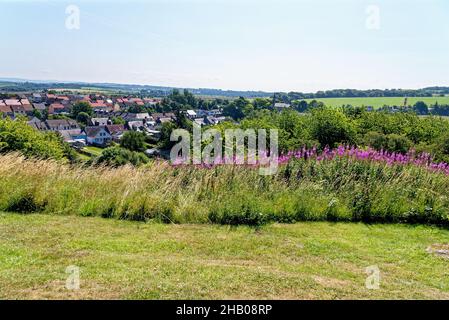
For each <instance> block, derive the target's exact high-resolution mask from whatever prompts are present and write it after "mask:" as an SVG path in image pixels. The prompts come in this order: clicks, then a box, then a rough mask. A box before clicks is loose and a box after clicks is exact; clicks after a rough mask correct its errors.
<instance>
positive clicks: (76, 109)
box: [72, 101, 94, 119]
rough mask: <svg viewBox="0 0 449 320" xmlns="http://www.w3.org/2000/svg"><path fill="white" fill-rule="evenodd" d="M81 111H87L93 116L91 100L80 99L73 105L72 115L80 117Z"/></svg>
mask: <svg viewBox="0 0 449 320" xmlns="http://www.w3.org/2000/svg"><path fill="white" fill-rule="evenodd" d="M81 112H84V113H87V114H88V115H89V116H92V114H93V112H94V111H93V109H92V106H91V105H90V103H89V102H86V101H80V102H77V103H75V104H74V105H73V108H72V117H73V118H74V119H76V118H77V117H78V114H80V113H81Z"/></svg>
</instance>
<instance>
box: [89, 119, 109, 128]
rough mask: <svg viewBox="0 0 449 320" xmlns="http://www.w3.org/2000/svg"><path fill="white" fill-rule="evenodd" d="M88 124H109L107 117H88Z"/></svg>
mask: <svg viewBox="0 0 449 320" xmlns="http://www.w3.org/2000/svg"><path fill="white" fill-rule="evenodd" d="M90 124H91V125H92V126H107V125H108V124H110V120H109V118H92V119H90Z"/></svg>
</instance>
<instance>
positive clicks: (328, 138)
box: [310, 108, 355, 148]
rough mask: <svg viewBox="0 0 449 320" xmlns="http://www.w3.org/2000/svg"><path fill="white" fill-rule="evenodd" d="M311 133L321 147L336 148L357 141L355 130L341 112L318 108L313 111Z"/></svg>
mask: <svg viewBox="0 0 449 320" xmlns="http://www.w3.org/2000/svg"><path fill="white" fill-rule="evenodd" d="M310 121H311V123H310V133H311V136H312V138H313V139H315V140H318V142H319V143H320V144H321V147H325V146H329V147H331V148H334V147H336V146H337V145H338V144H340V143H347V144H352V143H354V141H355V128H354V126H353V124H352V123H351V122H350V120H349V119H348V118H347V117H346V116H345V115H344V114H343V113H342V112H341V111H339V110H335V109H330V108H318V109H314V110H313V111H312V115H311V119H310Z"/></svg>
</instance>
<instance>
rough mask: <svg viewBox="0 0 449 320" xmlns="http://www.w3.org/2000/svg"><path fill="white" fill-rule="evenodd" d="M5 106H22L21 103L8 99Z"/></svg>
mask: <svg viewBox="0 0 449 320" xmlns="http://www.w3.org/2000/svg"><path fill="white" fill-rule="evenodd" d="M5 104H6V105H7V106H21V105H22V104H21V103H20V101H19V100H17V99H7V100H5Z"/></svg>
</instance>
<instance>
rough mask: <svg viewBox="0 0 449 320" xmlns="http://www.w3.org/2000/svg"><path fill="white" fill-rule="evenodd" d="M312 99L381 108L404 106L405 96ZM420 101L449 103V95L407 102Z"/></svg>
mask: <svg viewBox="0 0 449 320" xmlns="http://www.w3.org/2000/svg"><path fill="white" fill-rule="evenodd" d="M312 100H317V101H322V102H323V103H324V104H325V105H327V106H329V107H341V106H342V105H347V104H350V105H352V106H356V107H359V106H370V107H374V108H381V107H383V106H384V105H389V106H403V105H404V98H403V97H381V98H322V99H306V101H307V102H310V101H312ZM418 101H424V102H425V103H426V104H428V105H431V104H435V103H436V102H438V103H439V104H449V96H446V97H410V98H408V99H407V104H408V105H409V106H413V105H414V104H415V103H416V102H418Z"/></svg>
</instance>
